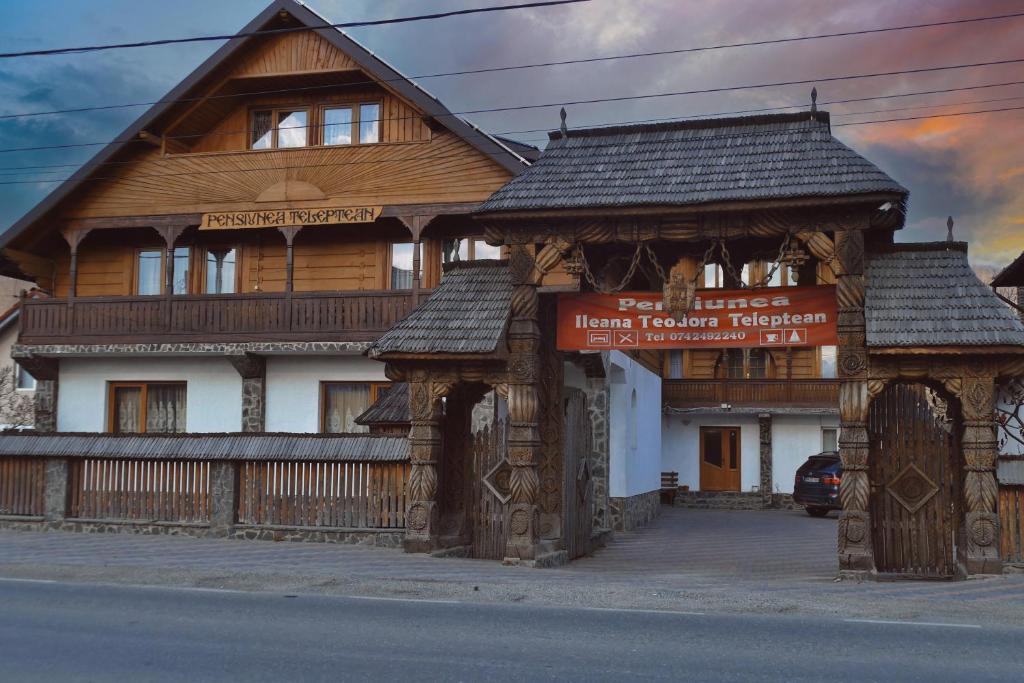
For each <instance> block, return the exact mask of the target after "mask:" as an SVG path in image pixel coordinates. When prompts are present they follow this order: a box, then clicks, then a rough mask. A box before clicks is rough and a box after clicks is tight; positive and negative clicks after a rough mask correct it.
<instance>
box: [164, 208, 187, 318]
mask: <svg viewBox="0 0 1024 683" xmlns="http://www.w3.org/2000/svg"><path fill="white" fill-rule="evenodd" d="M186 227H188V226H187V225H163V226H160V227H159V228H156V231H157V232H159V233H160V236H161V237H163V238H164V248H165V249H166V255H165V256H164V296H166V297H168V298H170V297H171V296H173V295H174V243H175V242H177V241H178V238H179V237H181V233H183V232H184V231H185V228H186ZM186 293H187V291H186ZM168 313H169V311H168Z"/></svg>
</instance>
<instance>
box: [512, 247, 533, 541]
mask: <svg viewBox="0 0 1024 683" xmlns="http://www.w3.org/2000/svg"><path fill="white" fill-rule="evenodd" d="M509 265H510V267H511V271H512V286H513V288H514V289H513V292H512V321H511V323H510V324H509V330H508V346H509V361H508V412H509V423H510V428H509V438H508V460H509V463H510V464H511V465H512V472H511V474H510V476H509V489H510V493H511V499H510V501H509V506H508V513H507V514H508V516H507V517H506V520H505V525H506V526H505V530H506V538H507V542H506V546H505V555H506V557H509V558H519V559H525V560H529V559H533V558H534V557H535V556H536V553H537V539H538V527H539V525H540V517H539V513H538V509H537V498H538V494H539V491H540V478H539V477H538V475H537V461H538V457H539V455H540V447H541V443H540V433H539V429H538V417H539V413H540V402H539V395H538V391H537V382H538V366H539V358H538V351H539V348H540V326H539V325H538V313H539V309H540V302H539V298H538V296H537V284H536V279H535V271H536V267H535V262H534V258H533V256H532V255H531V254H530V252H529V251H528V250H527V248H526V245H524V244H513V245H511V247H510V250H509Z"/></svg>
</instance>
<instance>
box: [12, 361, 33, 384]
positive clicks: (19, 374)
mask: <svg viewBox="0 0 1024 683" xmlns="http://www.w3.org/2000/svg"><path fill="white" fill-rule="evenodd" d="M14 371H15V375H16V376H15V388H17V389H21V390H23V391H35V388H36V378H35V377H33V376H32V375H30V374H29V372H28V370H26V369H25V368H23V367H21V366H20V365H18V364H17V363H15V364H14Z"/></svg>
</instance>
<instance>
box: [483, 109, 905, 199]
mask: <svg viewBox="0 0 1024 683" xmlns="http://www.w3.org/2000/svg"><path fill="white" fill-rule="evenodd" d="M550 137H551V143H550V144H549V145H548V147H547V149H545V150H544V153H543V154H542V155H541V157H540V159H538V160H537V162H536V163H534V164H533V165H532V166H531V167H530V168H529V169H527V170H526V171H524V172H523V173H521V174H520V175H518V176H517V177H515V178H513V179H512V180H510V181H509V182H508V183H507V184H505V186H503V187H502V188H501V189H499V190H498V191H497V192H495V193H494V194H493V195H491V197H490V199H488V200H487V201H486V202H484V203H483V204H482V205H481V206H480V209H479V211H480V212H481V213H485V212H504V211H526V210H559V209H583V208H610V207H616V206H673V205H689V204H707V203H716V202H725V201H739V200H782V199H802V198H811V197H823V198H834V197H839V196H843V195H847V196H849V195H860V194H887V195H892V196H893V198H895V199H902V198H905V197H906V195H907V190H906V189H905V188H904V187H903V186H901V185H900V184H899V183H897V182H896V181H895V180H893V179H892V178H890V177H889V176H888V175H886V174H885V173H883V172H882V171H881V170H880V169H879V168H878V167H877V166H875V165H874V164H872V163H871V162H870V161H868V160H867V159H865V158H864V157H862V156H860V155H859V154H857V153H856V152H854V151H853V150H851V149H850V148H849V147H847V146H846V145H844V144H843V143H841V142H839V140H836V139H835V138H834V137H832V133H831V129H830V126H829V116H828V113H827V112H817V113H816V114H811V113H810V112H801V113H797V114H773V115H763V116H748V117H740V118H723V119H700V120H686V121H673V122H670V123H657V124H642V125H630V126H612V127H606V128H590V129H582V130H569V131H568V132H567V134H563V133H561V132H558V131H556V132H553V133H551V134H550Z"/></svg>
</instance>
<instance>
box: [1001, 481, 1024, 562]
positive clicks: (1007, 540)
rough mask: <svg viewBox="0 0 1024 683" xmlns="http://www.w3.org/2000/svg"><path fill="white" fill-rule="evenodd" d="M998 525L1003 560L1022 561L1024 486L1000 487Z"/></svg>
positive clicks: (1023, 548) (1023, 560) (1023, 550)
mask: <svg viewBox="0 0 1024 683" xmlns="http://www.w3.org/2000/svg"><path fill="white" fill-rule="evenodd" d="M999 525H1000V527H1001V528H1002V539H1001V543H1000V554H1001V555H1002V558H1003V562H1014V563H1021V562H1024V486H1002V487H1000V489H999Z"/></svg>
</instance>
